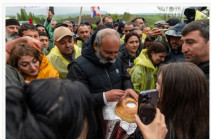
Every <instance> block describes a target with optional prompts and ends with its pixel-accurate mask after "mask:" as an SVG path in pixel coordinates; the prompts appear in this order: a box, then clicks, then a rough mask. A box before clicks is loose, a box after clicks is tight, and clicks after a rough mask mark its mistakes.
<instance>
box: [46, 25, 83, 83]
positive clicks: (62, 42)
mask: <svg viewBox="0 0 211 139" xmlns="http://www.w3.org/2000/svg"><path fill="white" fill-rule="evenodd" d="M54 40H55V42H54V44H55V47H54V48H53V49H52V50H51V52H50V53H49V54H48V56H47V59H48V61H49V62H50V64H51V65H52V66H53V67H54V68H55V69H56V70H57V71H58V72H59V77H60V78H61V79H65V78H66V76H67V73H68V68H67V66H68V65H69V63H70V62H72V61H73V60H75V59H76V58H77V57H79V56H80V55H81V48H79V47H78V46H77V45H74V43H73V34H72V32H71V31H70V29H69V28H67V27H58V28H56V29H55V31H54Z"/></svg>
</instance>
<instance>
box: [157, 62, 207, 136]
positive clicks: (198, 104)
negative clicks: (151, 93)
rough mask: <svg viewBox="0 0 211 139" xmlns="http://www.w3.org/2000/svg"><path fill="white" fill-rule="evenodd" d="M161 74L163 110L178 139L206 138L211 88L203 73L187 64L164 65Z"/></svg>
mask: <svg viewBox="0 0 211 139" xmlns="http://www.w3.org/2000/svg"><path fill="white" fill-rule="evenodd" d="M159 75H161V77H162V84H161V97H160V98H161V100H160V109H161V112H162V113H163V114H164V115H165V117H166V119H167V120H168V121H169V123H170V128H171V129H172V130H173V131H174V133H175V134H176V136H177V138H179V139H199V138H200V139H203V138H205V136H206V135H208V133H209V131H208V129H209V89H208V83H207V81H206V78H205V75H204V73H203V72H202V71H201V69H199V68H198V67H197V66H196V65H194V64H192V63H188V62H187V63H171V64H167V65H163V66H161V67H160V69H159V71H158V76H159ZM169 132H170V133H172V132H171V131H169Z"/></svg>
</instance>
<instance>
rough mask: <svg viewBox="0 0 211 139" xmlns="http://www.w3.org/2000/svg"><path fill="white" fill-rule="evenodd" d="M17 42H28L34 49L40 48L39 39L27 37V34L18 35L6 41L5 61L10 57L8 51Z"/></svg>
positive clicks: (9, 51)
mask: <svg viewBox="0 0 211 139" xmlns="http://www.w3.org/2000/svg"><path fill="white" fill-rule="evenodd" d="M19 43H28V44H30V45H31V46H33V47H34V48H36V49H39V50H41V48H42V47H41V45H40V41H38V40H36V39H34V38H32V37H29V36H24V37H20V38H18V39H15V40H12V41H10V42H7V43H6V62H7V61H8V60H9V58H10V53H11V50H12V48H13V47H15V45H17V44H19Z"/></svg>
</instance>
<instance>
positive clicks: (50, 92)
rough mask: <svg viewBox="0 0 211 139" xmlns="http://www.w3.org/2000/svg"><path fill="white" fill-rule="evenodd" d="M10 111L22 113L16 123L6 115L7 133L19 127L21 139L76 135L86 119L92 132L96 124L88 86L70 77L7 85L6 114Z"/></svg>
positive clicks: (56, 137)
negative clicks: (69, 78)
mask: <svg viewBox="0 0 211 139" xmlns="http://www.w3.org/2000/svg"><path fill="white" fill-rule="evenodd" d="M17 92H19V93H17ZM16 95H19V96H20V97H19V99H15V98H14V96H15V97H17V96H16ZM13 98H14V99H13ZM11 100H12V101H11ZM14 102H15V103H16V105H15V106H16V107H19V109H18V110H16V113H15V114H14V113H13V112H12V110H11V109H12V107H10V106H12V105H14V104H15V103H14ZM11 114H13V115H20V116H15V118H13V120H14V122H15V123H17V124H16V126H15V127H14V126H10V124H11V122H12V121H13V120H10V119H11V118H8V119H7V127H8V128H7V133H8V134H7V136H9V135H12V134H10V133H11V132H13V130H16V134H13V135H16V136H14V137H17V138H21V139H24V138H27V137H28V138H30V139H33V138H34V139H35V138H36V139H37V138H39V139H54V138H55V139H70V138H71V139H77V138H78V137H79V136H80V134H81V132H82V130H83V125H84V122H85V121H86V122H87V124H88V129H87V130H88V131H89V132H90V133H92V131H95V127H96V123H95V117H94V112H93V102H92V98H91V96H90V92H89V90H88V89H87V88H86V87H85V85H83V84H82V83H80V82H77V81H70V80H68V79H65V80H60V79H41V80H33V81H32V82H31V83H30V84H29V85H27V86H26V87H25V89H17V88H15V87H9V88H7V116H8V115H11ZM16 117H21V118H16ZM12 125H13V124H12Z"/></svg>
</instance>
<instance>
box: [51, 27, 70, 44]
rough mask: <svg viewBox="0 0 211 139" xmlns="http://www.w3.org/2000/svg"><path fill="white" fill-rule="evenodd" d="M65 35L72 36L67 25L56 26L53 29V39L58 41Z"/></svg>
mask: <svg viewBox="0 0 211 139" xmlns="http://www.w3.org/2000/svg"><path fill="white" fill-rule="evenodd" d="M65 36H71V37H72V36H73V33H72V32H71V31H70V29H69V28H67V27H58V28H56V29H55V30H54V34H53V38H54V41H60V40H61V39H62V38H63V37H65Z"/></svg>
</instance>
